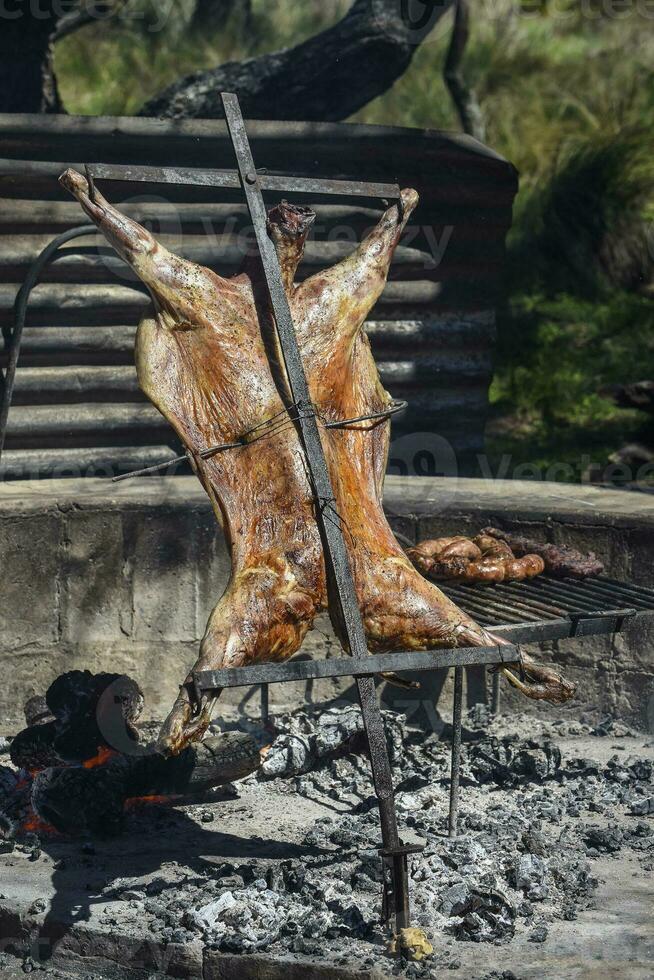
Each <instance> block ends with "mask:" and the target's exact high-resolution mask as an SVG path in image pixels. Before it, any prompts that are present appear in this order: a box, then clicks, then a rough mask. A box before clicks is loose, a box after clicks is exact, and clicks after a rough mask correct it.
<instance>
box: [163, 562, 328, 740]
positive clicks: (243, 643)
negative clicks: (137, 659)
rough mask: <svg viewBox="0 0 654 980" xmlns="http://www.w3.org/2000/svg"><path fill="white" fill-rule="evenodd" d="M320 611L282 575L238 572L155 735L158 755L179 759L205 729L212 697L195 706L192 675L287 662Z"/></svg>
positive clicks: (315, 599) (262, 571) (317, 601)
mask: <svg viewBox="0 0 654 980" xmlns="http://www.w3.org/2000/svg"><path fill="white" fill-rule="evenodd" d="M320 605H321V604H320V598H319V596H317V595H314V594H311V593H310V592H307V591H305V590H304V589H302V588H300V587H298V586H297V585H294V584H293V583H291V585H290V587H289V582H288V578H287V576H286V575H285V574H284V572H283V570H279V571H275V570H271V569H270V568H267V567H262V568H250V569H246V570H244V571H241V572H239V573H238V574H237V575H236V576H235V577H234V578H233V579H232V583H231V585H230V587H229V588H228V590H227V592H226V593H225V594H224V595H223V597H222V599H221V600H220V602H219V603H218V605H217V606H216V608H215V609H214V611H213V613H212V614H211V617H210V618H209V623H208V625H207V630H206V633H205V636H204V639H203V640H202V645H201V647H200V656H199V657H198V660H197V661H196V663H195V665H194V667H193V669H192V670H191V672H190V673H189V675H188V676H187V678H186V682H185V684H184V686H183V687H182V688H181V689H180V693H179V695H178V697H177V699H176V700H175V703H174V705H173V708H172V710H171V712H170V714H169V715H168V718H167V719H166V721H165V722H164V724H163V727H162V729H161V732H160V734H159V739H158V747H159V748H160V750H161V751H163V752H164V753H165V754H167V755H178V754H179V753H180V752H181V751H182V749H184V748H185V747H186V746H187V745H188V744H189V742H196V741H199V740H200V739H201V738H202V736H203V735H204V733H205V732H206V730H207V728H208V727H209V724H210V722H211V714H212V710H213V707H214V705H215V701H216V695H214V694H212V695H206V694H205V695H203V696H202V698H201V700H200V703H197V702H196V699H195V697H194V693H193V686H192V682H193V673H194V672H196V671H203V670H219V669H220V668H222V667H245V666H248V665H249V664H254V663H259V662H262V661H279V660H286V659H287V658H288V657H291V656H293V654H294V653H296V651H297V650H299V648H300V646H301V644H302V641H303V639H304V637H305V635H306V633H307V631H308V630H309V629H310V628H311V625H312V623H313V620H314V618H315V615H316V613H317V612H318V610H319V608H320Z"/></svg>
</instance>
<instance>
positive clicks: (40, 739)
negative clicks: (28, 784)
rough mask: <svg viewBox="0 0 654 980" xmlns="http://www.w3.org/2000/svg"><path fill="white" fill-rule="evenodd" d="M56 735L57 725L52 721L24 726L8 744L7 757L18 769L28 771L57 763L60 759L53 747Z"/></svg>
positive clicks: (34, 770)
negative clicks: (28, 726)
mask: <svg viewBox="0 0 654 980" xmlns="http://www.w3.org/2000/svg"><path fill="white" fill-rule="evenodd" d="M56 737H57V725H56V722H54V721H50V722H47V723H46V724H44V725H32V726H31V727H30V728H24V729H23V731H22V732H19V733H18V735H16V737H15V738H14V739H13V741H12V743H11V745H10V746H9V758H10V759H11V761H12V762H13V764H14V765H15V766H17V767H18V768H19V769H27V770H28V771H29V772H36V771H37V770H39V769H46V768H47V767H48V766H56V765H59V764H60V763H61V759H60V758H59V756H58V755H57V751H56V749H55V747H54V743H55V739H56Z"/></svg>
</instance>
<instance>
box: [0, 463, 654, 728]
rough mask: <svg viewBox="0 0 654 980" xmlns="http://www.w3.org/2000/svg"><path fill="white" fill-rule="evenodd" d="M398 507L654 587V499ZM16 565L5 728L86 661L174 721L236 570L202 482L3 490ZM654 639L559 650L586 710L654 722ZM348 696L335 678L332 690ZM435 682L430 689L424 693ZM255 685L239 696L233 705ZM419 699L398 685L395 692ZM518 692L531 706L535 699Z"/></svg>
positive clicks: (532, 486)
mask: <svg viewBox="0 0 654 980" xmlns="http://www.w3.org/2000/svg"><path fill="white" fill-rule="evenodd" d="M386 507H387V510H388V512H389V514H390V515H391V520H392V523H393V524H394V526H395V527H396V528H397V529H398V530H400V531H402V532H403V533H404V534H406V535H408V536H410V537H412V538H414V537H417V538H425V537H433V536H436V535H439V534H443V533H453V532H459V533H467V532H470V533H474V532H476V531H478V530H479V528H480V527H481V526H483V525H484V524H488V523H491V522H494V523H497V522H499V523H501V524H502V525H503V526H505V527H512V528H516V529H520V530H522V531H525V532H529V533H530V534H533V535H534V536H537V537H539V538H541V539H542V540H545V539H548V540H554V541H565V542H567V543H571V544H574V545H577V546H579V547H580V548H582V549H593V550H595V551H596V552H597V553H598V554H599V555H600V557H602V558H603V559H604V560H605V561H606V563H607V568H608V570H609V572H610V574H612V575H614V576H615V577H616V578H621V579H625V580H631V581H633V582H635V583H637V584H643V585H653V584H654V575H653V573H652V566H651V555H652V546H653V545H654V499H652V498H650V497H648V496H646V495H643V494H636V493H633V494H632V493H627V492H620V491H610V490H601V489H597V488H589V487H567V486H563V485H558V484H542V483H526V482H504V481H488V482H487V481H482V480H458V481H457V480H443V479H418V478H410V479H401V478H398V477H389V479H388V480H387V491H386ZM0 562H1V573H0V657H1V667H2V681H3V682H2V685H1V687H0V733H2V732H3V731H11V730H12V728H13V727H14V726H15V725H16V724H19V723H20V722H21V721H22V705H23V703H24V701H25V700H26V698H27V697H29V696H30V695H32V694H35V693H42V692H43V691H44V689H45V688H46V687H47V685H48V684H49V683H50V681H51V680H52V679H53V678H54V677H55V676H57V674H59V673H61V672H62V671H64V670H68V669H71V668H73V667H79V668H81V667H88V668H89V669H92V670H120V671H125V672H127V673H130V674H131V675H133V676H134V677H136V678H137V679H138V681H139V682H140V683H141V684H142V686H143V688H144V690H145V693H146V697H147V706H148V712H149V714H150V715H153V716H159V717H161V715H162V714H163V713H165V711H166V710H167V709H168V707H169V706H170V703H171V701H172V698H173V697H174V694H175V693H176V689H177V685H178V684H179V683H180V681H181V680H183V677H184V674H185V671H186V669H187V668H188V667H189V666H190V665H191V664H192V663H193V661H194V660H195V657H196V655H197V650H198V644H199V641H200V639H201V637H202V634H203V632H204V627H205V623H206V620H207V616H208V614H209V611H210V610H211V608H212V607H213V605H214V604H215V602H216V600H217V599H218V597H219V595H220V593H221V591H222V589H223V587H224V585H225V583H226V581H227V577H228V574H229V560H228V556H227V553H226V549H225V546H224V542H223V539H222V535H221V533H220V531H219V529H218V528H217V526H216V524H215V521H214V518H213V515H212V513H211V510H210V507H209V504H208V501H207V499H206V497H205V496H204V493H203V491H202V489H201V488H200V486H199V484H198V483H197V482H196V480H195V479H194V478H192V477H189V478H183V477H178V478H173V479H170V478H169V479H149V480H142V481H140V482H138V481H134V482H132V483H126V484H123V485H120V486H117V487H112V486H111V485H110V484H107V481H103V480H88V479H87V480H82V481H73V480H61V481H43V482H35V483H31V484H26V483H21V484H17V483H15V484H4V485H1V486H0ZM319 626H320V628H319V629H316V630H314V631H313V632H312V633H311V634H310V637H309V640H308V642H307V644H306V649H308V650H311V649H315V648H316V646H321V647H323V648H324V647H325V646H327V647H328V648H329V647H331V652H332V653H336V652H337V649H336V647H335V646H334V641H333V639H332V638H331V637H330V636H329V630H328V628H327V626H326V624H325V623H321V624H319ZM653 639H654V616H653V617H650V619H649V620H648V621H647V622H643V621H642V620H641V621H640V622H639V623H638V624H636V625H635V626H633V627H632V628H631V629H630V630H629V632H628V633H626V634H624V635H621V636H619V637H617V638H615V639H614V640H609V639H604V638H599V639H597V638H588V639H585V640H582V641H574V642H571V641H566V642H565V643H554V644H549V645H548V651H549V654H550V655H551V658H552V659H553V660H555V661H557V662H558V663H560V664H561V665H563V666H564V667H565V671H566V674H568V675H569V676H571V677H572V678H573V679H575V680H577V681H578V683H579V695H580V697H579V701H578V703H576V704H575V705H574V706H573V709H572V710H576V711H592V712H594V713H599V712H603V711H609V710H610V711H616V712H618V713H619V714H621V715H622V716H624V717H627V718H630V719H633V720H637V721H639V722H640V723H644V724H649V725H650V726H651V727H654V726H653V724H652V723H654V664H653V658H652V652H651V651H652V640H653ZM328 652H330V651H328ZM436 687H437V688H439V687H440V683H439V684H437V685H436ZM293 688H295V689H293ZM338 690H342V688H341V689H339V688H336V687H335V686H333V685H327V686H325V687H322V688H321V689H320V696H325V695H327V696H329V695H330V694H334V693H336V692H337V691H338ZM428 691H429V686H428V685H423V691H422V692H421V697H425V696H426V695H427V694H428ZM282 692H283V693H282ZM242 694H243V692H240V693H237V692H232V698H231V699H232V702H233V703H235V702H237V701H238V699H239V698H240V697H241V696H242ZM445 694H447V686H446V688H445ZM282 696H283V700H284V701H286V702H289V701H291V700H297V699H299V698H301V697H302V696H304V686H303V685H302V686H300V685H286V686H284V687H283V688H282V687H281V686H279V687H277V688H276V689H275V690H274V692H273V699H275V698H277V699H278V700H281V699H282ZM403 697H404V692H402V691H396V692H395V693H394V694H393V695H392V696H391V699H392V700H402V699H403ZM507 697H508V700H507V701H506V702H505V703H506V704H512V703H513V702H514V701H515V703H516V705H518V704H519V705H520V709H521V710H524V709H525V708H526V707H527V706H528V705H529V704H530V703H528V702H526V701H525V700H524V699H523V698H519V700H515V698H514V696H513V695H512V694H511V695H508V696H507ZM535 710H552V709H550V708H549V707H546V708H542V707H539V708H537V709H535ZM567 710H570V709H567Z"/></svg>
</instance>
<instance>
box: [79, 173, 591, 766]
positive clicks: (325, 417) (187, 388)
mask: <svg viewBox="0 0 654 980" xmlns="http://www.w3.org/2000/svg"><path fill="white" fill-rule="evenodd" d="M61 182H62V184H63V186H64V187H66V188H67V189H68V190H69V191H70V192H71V193H72V194H73V195H74V196H75V197H76V198H77V199H78V201H79V202H80V204H81V205H82V207H83V208H84V210H85V211H86V213H87V214H88V215H89V217H90V218H91V219H92V220H93V221H94V222H95V223H96V224H97V226H98V228H99V229H100V230H101V231H102V232H103V233H104V235H105V237H106V238H107V240H108V241H109V242H110V243H111V244H112V245H113V246H114V248H115V249H116V251H117V252H118V253H119V254H120V255H121V256H122V257H123V258H124V259H125V260H126V261H127V262H128V263H129V264H130V265H131V266H132V267H133V269H134V270H135V271H136V273H137V275H138V276H139V277H140V278H141V280H142V281H143V282H144V283H145V284H146V286H147V287H148V289H149V291H150V294H151V296H152V299H153V304H154V309H153V312H152V314H151V315H149V316H146V317H145V318H144V319H143V320H142V321H141V324H140V326H139V329H138V334H137V344H136V362H137V369H138V376H139V382H140V385H141V387H142V388H143V391H144V392H145V393H146V394H147V395H148V397H149V398H150V399H151V400H152V401H153V402H154V404H155V405H156V406H157V407H158V408H159V410H160V411H161V412H162V413H163V415H164V416H165V417H166V418H167V419H168V420H169V421H170V423H171V425H172V426H173V427H174V429H175V431H176V432H177V434H178V435H179V437H180V439H181V440H182V441H183V442H184V444H185V446H186V447H187V449H188V451H189V454H190V456H191V459H192V462H193V465H194V468H195V472H196V473H197V476H198V478H199V479H200V481H201V482H202V485H203V486H204V488H205V490H206V492H207V494H208V495H209V498H210V499H211V502H212V504H213V508H214V511H215V513H216V516H217V518H218V520H219V521H220V523H221V525H222V527H223V529H224V532H225V535H226V538H227V541H228V544H229V547H230V551H231V557H232V574H231V578H230V582H229V585H228V586H227V589H226V590H225V592H224V594H223V596H222V598H221V599H220V600H219V602H218V604H217V606H216V608H215V609H214V611H213V612H212V614H211V616H210V618H209V622H208V624H207V629H206V633H205V636H204V639H203V641H202V644H201V649H200V656H199V658H198V661H197V663H196V664H195V668H194V669H196V670H207V669H216V668H219V667H229V666H231V667H235V666H242V665H245V664H250V663H255V662H257V661H269V660H270V661H272V660H284V659H286V658H288V657H290V656H291V655H292V654H293V653H295V652H296V650H298V648H299V647H300V645H301V643H302V640H303V638H304V636H305V634H306V632H307V630H308V629H310V628H311V626H312V623H313V620H314V618H315V616H316V614H317V613H318V612H319V611H320V610H322V609H325V608H326V606H327V590H326V582H325V567H324V560H323V553H322V545H321V539H320V534H319V530H318V526H317V523H316V517H315V507H316V503H315V501H314V497H313V493H312V489H311V487H310V485H309V482H308V479H307V473H306V469H305V463H304V455H303V450H302V446H301V443H300V439H299V435H298V432H297V430H296V427H295V425H294V423H293V408H292V406H291V405H290V399H289V393H288V387H287V380H286V377H285V374H284V369H283V361H282V357H281V352H280V350H279V346H278V342H277V338H276V334H275V330H274V323H273V321H272V316H271V313H270V308H269V303H268V300H267V294H266V289H265V280H264V278H263V272H262V270H261V268H260V265H259V263H258V261H254V260H253V261H251V262H249V263H248V265H247V266H246V271H244V272H243V273H241V274H239V275H237V276H235V277H234V278H232V279H222V278H221V277H220V276H217V275H215V274H214V273H213V272H211V271H209V270H208V269H204V268H201V267H199V266H197V265H195V264H194V263H192V262H188V261H186V260H184V259H180V258H179V257H177V256H175V255H173V254H171V253H170V252H168V251H167V250H166V249H165V248H163V247H162V246H161V245H159V244H158V243H157V242H156V241H155V239H154V238H153V237H152V236H151V235H150V233H149V232H147V231H146V230H145V229H144V228H142V227H141V226H139V225H138V224H136V223H135V222H133V221H131V220H129V219H128V218H126V217H125V216H124V215H122V214H120V212H119V211H117V210H116V209H115V208H112V207H111V205H109V204H108V202H107V201H106V200H105V199H104V198H103V197H102V196H101V195H100V194H99V193H97V192H96V191H95V189H94V188H92V187H89V185H88V183H87V181H86V180H85V179H84V177H82V176H81V175H80V174H78V173H75V172H74V171H70V170H69V171H66V173H64V174H63V175H62V178H61ZM417 199H418V198H417V194H416V193H415V191H412V190H405V191H403V192H402V208H401V209H400V208H398V207H397V206H393V207H391V208H389V209H388V210H387V211H386V213H385V214H384V216H383V217H382V218H381V220H380V222H379V224H378V225H377V226H376V228H374V229H373V230H372V232H371V233H370V234H369V235H368V236H367V237H366V238H365V239H364V241H363V242H362V243H361V245H360V246H359V247H358V248H357V249H356V251H354V252H353V254H352V255H350V256H349V257H348V258H347V259H345V260H344V261H342V262H339V263H338V264H337V265H335V266H333V267H332V268H330V269H326V270H324V271H322V272H319V273H317V274H316V275H314V276H312V277H310V278H309V279H306V280H305V281H304V282H302V283H296V282H295V274H296V271H297V267H298V265H299V263H300V260H301V258H302V255H303V252H304V245H305V241H306V237H307V234H308V231H309V228H310V225H311V223H312V221H313V218H314V214H313V212H311V211H308V210H306V209H304V208H298V207H294V206H292V205H290V204H287V203H285V202H282V204H281V205H280V206H279V207H277V208H275V209H274V210H273V211H271V213H270V215H269V230H270V234H271V237H272V238H273V241H274V243H275V247H276V250H277V253H278V256H279V260H280V265H281V268H282V276H283V281H284V286H285V289H286V292H287V295H288V298H289V302H290V306H291V311H292V314H293V319H294V323H295V326H296V331H297V335H298V342H299V346H300V350H301V354H302V359H303V364H304V368H305V371H306V374H307V378H308V383H309V388H310V391H311V396H312V400H313V404H314V409H315V411H316V413H317V415H318V417H319V418H320V419H321V420H322V421H323V422H330V421H340V420H345V419H351V418H356V417H359V416H362V415H369V414H372V413H374V412H380V411H382V410H384V409H386V408H387V407H388V406H389V404H390V402H391V399H390V396H389V395H388V393H387V392H386V391H385V390H384V388H383V387H382V385H381V382H380V380H379V376H378V374H377V370H376V367H375V363H374V360H373V357H372V353H371V351H370V346H369V343H368V340H367V338H366V335H365V333H364V332H363V329H362V327H363V323H364V321H365V319H366V316H367V315H368V313H369V312H370V310H371V309H372V307H373V306H374V304H375V303H376V301H377V299H378V297H379V296H380V294H381V292H382V290H383V288H384V284H385V282H386V277H387V275H388V271H389V267H390V263H391V259H392V256H393V252H394V250H395V247H396V245H397V243H398V240H399V238H400V235H401V232H402V229H403V227H404V224H405V223H406V221H407V220H408V218H409V216H410V214H411V212H412V211H413V209H414V208H415V206H416V204H417ZM389 428H390V427H389V424H388V422H387V421H380V420H376V421H368V422H359V423H353V424H350V425H347V426H346V427H344V428H340V429H327V428H324V427H322V429H321V438H322V442H323V447H324V451H325V455H326V458H327V462H328V466H329V471H330V476H331V480H332V484H333V488H334V494H335V501H334V505H333V511H332V513H331V519H336V520H340V521H341V522H342V526H343V529H344V534H345V541H346V545H347V549H348V553H349V558H350V562H351V565H352V572H353V576H354V582H355V588H356V593H357V599H358V602H359V606H360V609H361V614H362V617H363V622H364V626H365V630H366V635H367V639H368V644H369V646H370V648H371V649H372V650H376V651H384V650H397V649H415V650H425V649H432V648H435V647H439V646H443V647H450V646H455V645H459V646H474V645H477V646H478V645H488V644H495V643H499V642H502V641H501V640H498V639H497V638H495V637H493V636H492V635H491V634H489V633H488V632H487V631H486V630H484V629H482V628H481V627H479V626H478V625H477V624H476V623H475V622H474V621H473V620H472V619H470V617H469V616H467V615H466V614H465V613H463V612H462V611H461V610H460V609H458V608H457V607H456V606H455V605H454V603H452V602H451V601H450V600H449V599H447V598H446V597H445V596H444V595H443V594H442V593H441V592H440V591H439V590H438V589H437V588H436V586H434V585H433V584H432V583H430V582H428V581H427V580H426V579H425V578H424V577H423V576H422V575H420V573H419V572H418V571H417V570H416V569H415V568H414V567H413V565H412V564H411V562H410V561H409V559H408V557H407V556H406V554H405V553H404V551H403V549H402V547H401V545H400V544H399V543H398V542H397V541H396V539H395V537H394V535H393V532H392V531H391V529H390V527H389V525H388V523H387V521H386V517H385V515H384V512H383V509H382V504H381V496H382V486H383V480H384V472H385V468H386V460H387V455H388V440H389ZM232 442H238V443H242V445H239V447H238V448H236V449H232V450H229V451H227V452H223V453H220V454H217V455H215V456H213V457H211V458H209V459H203V458H201V457H200V455H199V454H200V452H201V451H202V450H204V449H206V448H208V447H210V446H213V445H217V444H221V443H232ZM503 669H504V671H505V673H506V674H507V677H508V678H509V680H510V681H511V683H514V684H516V685H517V686H519V687H522V688H523V689H524V690H525V692H526V693H529V694H530V695H531V696H533V697H548V698H551V699H553V700H558V701H560V700H566V699H567V698H568V697H570V696H571V695H572V693H573V688H572V686H571V685H569V684H567V682H565V681H564V680H562V679H561V678H560V676H559V675H558V674H557V673H556V672H554V671H551V670H549V669H546V668H542V667H538V666H536V665H534V664H531V663H530V662H523V663H522V665H521V677H522V679H520V678H518V677H517V676H516V675H515V673H514V671H512V670H510V669H509V668H508V667H507V668H503ZM211 707H212V706H211V704H210V703H209V702H208V701H207V702H205V703H203V704H202V705H200V706H197V705H193V704H192V703H191V699H190V697H189V695H188V693H187V692H186V689H182V693H181V694H180V696H179V697H178V699H177V701H176V702H175V704H174V706H173V709H172V711H171V713H170V715H169V717H168V719H167V721H166V722H165V724H164V728H163V730H162V733H161V739H160V743H161V746H162V747H163V748H164V749H166V750H168V751H172V752H178V751H180V750H181V748H182V747H183V746H184V745H185V744H186V743H187V742H188V741H189V740H191V739H194V738H199V737H201V735H202V733H203V732H204V731H205V730H206V728H207V726H208V724H209V720H210V712H211Z"/></svg>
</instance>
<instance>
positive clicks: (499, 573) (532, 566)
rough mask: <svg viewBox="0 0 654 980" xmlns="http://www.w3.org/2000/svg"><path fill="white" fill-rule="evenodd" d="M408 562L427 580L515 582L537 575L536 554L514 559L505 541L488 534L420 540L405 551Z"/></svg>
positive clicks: (541, 565) (539, 569)
mask: <svg viewBox="0 0 654 980" xmlns="http://www.w3.org/2000/svg"><path fill="white" fill-rule="evenodd" d="M407 554H408V555H409V557H410V559H411V561H412V562H413V564H414V565H415V566H416V568H419V569H420V571H421V572H422V573H423V575H428V576H429V577H430V578H434V579H442V580H447V579H450V580H453V581H460V582H514V581H520V580H522V579H525V578H533V577H534V575H540V573H541V572H542V571H543V569H544V567H545V563H544V562H543V559H542V558H540V557H539V556H538V555H531V554H524V555H522V557H520V558H517V557H516V556H515V555H514V554H513V551H512V550H511V548H510V547H509V546H508V544H506V542H505V541H498V540H497V539H496V538H493V537H490V536H489V535H487V534H484V533H482V534H478V535H477V537H475V538H473V539H472V540H471V539H470V538H464V537H455V538H435V539H434V540H432V541H421V542H420V544H417V545H416V546H415V548H410V549H409V550H408V551H407Z"/></svg>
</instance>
